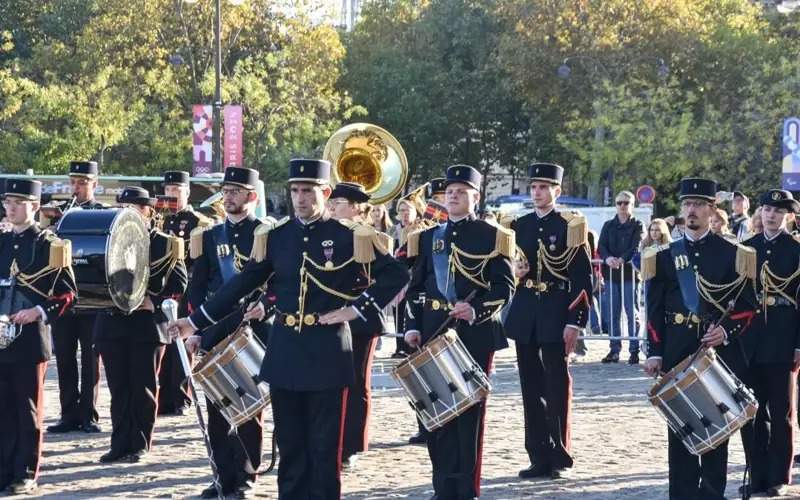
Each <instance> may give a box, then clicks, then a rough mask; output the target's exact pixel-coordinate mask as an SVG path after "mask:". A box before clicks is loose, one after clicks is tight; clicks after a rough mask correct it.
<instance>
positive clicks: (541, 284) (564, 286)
mask: <svg viewBox="0 0 800 500" xmlns="http://www.w3.org/2000/svg"><path fill="white" fill-rule="evenodd" d="M519 286H520V287H522V288H528V289H530V290H533V291H534V292H536V293H547V292H550V291H553V290H562V291H569V283H567V282H566V281H536V280H532V279H530V278H528V279H526V280H525V281H520V283H519Z"/></svg>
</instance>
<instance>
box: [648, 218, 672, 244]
mask: <svg viewBox="0 0 800 500" xmlns="http://www.w3.org/2000/svg"><path fill="white" fill-rule="evenodd" d="M670 242H672V236H671V234H670V231H669V227H668V226H667V222H666V221H665V220H664V219H653V220H651V221H650V224H649V225H648V226H647V234H645V236H644V239H642V249H643V250H644V249H645V248H649V247H652V246H661V245H667V244H669V243H670Z"/></svg>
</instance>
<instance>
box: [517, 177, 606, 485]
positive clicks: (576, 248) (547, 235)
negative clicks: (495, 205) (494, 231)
mask: <svg viewBox="0 0 800 500" xmlns="http://www.w3.org/2000/svg"><path fill="white" fill-rule="evenodd" d="M563 175H564V169H563V168H562V167H561V166H560V165H555V164H552V163H534V164H532V165H530V166H529V167H528V177H529V179H530V188H531V199H532V200H533V204H534V211H533V212H532V213H530V214H527V215H524V216H522V217H520V218H518V219H514V218H513V217H505V218H504V219H503V220H502V221H501V222H502V224H503V225H504V226H506V227H509V228H510V229H513V230H514V232H515V234H516V243H517V260H516V263H515V274H516V276H517V279H518V280H517V288H516V292H515V294H514V300H513V301H512V302H511V307H510V308H509V310H508V316H507V317H506V321H505V328H506V334H507V335H508V337H509V338H512V339H514V341H515V342H516V349H517V362H518V364H519V378H520V386H521V389H522V404H523V407H524V417H525V450H526V451H527V452H528V458H529V459H530V463H531V465H530V466H529V467H528V468H526V469H523V470H521V471H520V472H519V476H520V477H522V478H526V479H530V478H535V477H548V478H553V479H557V478H559V477H561V476H562V475H563V474H564V473H565V471H566V469H568V468H570V467H572V465H573V459H572V455H571V452H570V433H571V430H570V426H571V422H570V413H571V405H572V377H571V376H570V374H569V368H568V365H567V356H568V355H569V354H570V353H571V352H573V351H574V350H575V345H576V342H577V337H578V332H579V330H580V329H582V328H584V327H585V326H586V321H587V319H588V317H589V307H590V306H589V297H590V296H591V293H592V284H591V274H592V268H591V264H590V261H589V250H588V245H587V229H586V219H585V218H584V217H583V216H582V215H581V214H579V213H577V212H574V211H570V210H566V211H560V210H556V208H555V201H556V199H557V198H558V197H559V195H560V194H561V181H562V178H563Z"/></svg>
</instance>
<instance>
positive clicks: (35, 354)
mask: <svg viewBox="0 0 800 500" xmlns="http://www.w3.org/2000/svg"><path fill="white" fill-rule="evenodd" d="M41 192H42V184H41V183H40V182H39V181H31V180H9V181H8V184H7V187H6V192H5V194H4V196H3V206H4V207H5V210H6V217H7V219H8V221H9V222H10V223H11V224H12V227H13V229H12V231H9V232H3V233H0V450H2V453H0V491H3V492H6V493H10V494H14V495H18V494H34V493H35V492H36V488H37V482H36V481H37V477H38V475H39V461H40V459H41V446H42V420H43V418H44V396H43V390H44V376H45V371H46V368H47V360H48V359H49V358H50V328H49V325H50V324H51V323H52V322H53V321H54V320H56V319H58V318H59V317H61V316H62V315H63V314H64V312H65V311H67V310H69V308H70V307H71V306H72V305H73V304H74V303H75V298H76V296H75V294H76V286H75V279H74V276H73V273H72V267H71V263H72V257H71V252H70V248H71V247H70V244H69V241H62V240H59V239H58V238H56V237H55V236H54V235H53V233H51V232H50V231H48V230H42V229H40V228H39V227H38V226H37V225H36V224H35V222H34V216H35V215H36V211H37V210H38V209H39V200H40V197H41Z"/></svg>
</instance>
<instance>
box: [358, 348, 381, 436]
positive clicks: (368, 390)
mask: <svg viewBox="0 0 800 500" xmlns="http://www.w3.org/2000/svg"><path fill="white" fill-rule="evenodd" d="M377 345H378V337H377V336H376V337H373V338H372V341H371V342H370V346H369V351H368V352H369V354H368V355H367V370H366V374H365V375H364V387H365V396H366V397H367V407H366V408H365V411H364V432H363V434H362V435H361V439H362V441H361V442H362V443H364V446H363V448H364V451H367V450H368V449H369V416H370V413H372V360H373V358H374V357H375V347H376V346H377Z"/></svg>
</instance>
